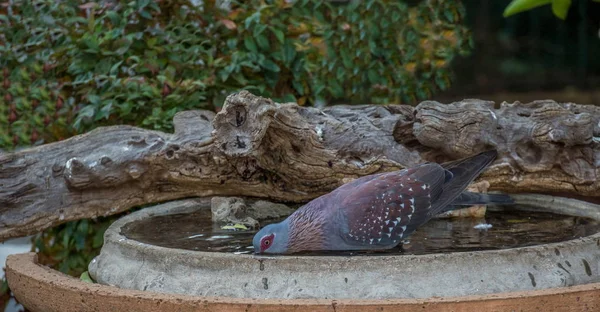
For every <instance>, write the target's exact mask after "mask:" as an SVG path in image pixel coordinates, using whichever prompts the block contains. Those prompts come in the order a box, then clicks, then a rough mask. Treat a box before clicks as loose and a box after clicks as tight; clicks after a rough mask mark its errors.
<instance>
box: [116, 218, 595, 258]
mask: <svg viewBox="0 0 600 312" xmlns="http://www.w3.org/2000/svg"><path fill="white" fill-rule="evenodd" d="M277 221H279V220H272V221H265V222H263V223H264V224H268V223H271V222H277ZM482 223H484V224H490V225H491V226H492V227H491V228H490V229H487V230H481V229H476V228H474V227H475V226H477V225H478V224H482ZM597 232H600V222H598V221H595V220H592V219H587V218H580V217H571V216H565V215H557V214H551V213H541V212H535V213H533V212H524V211H516V210H512V211H489V210H488V212H487V214H486V217H485V219H471V218H455V219H434V220H431V221H429V222H428V223H427V224H425V225H424V226H422V227H421V228H420V229H417V231H416V232H414V233H413V234H412V235H411V236H410V237H409V238H408V240H406V241H405V242H404V244H402V245H401V246H400V245H399V246H398V247H396V248H393V249H390V250H386V251H378V252H376V253H373V252H335V253H333V252H327V253H315V252H311V253H306V254H309V255H319V254H327V255H358V254H365V255H366V254H377V255H380V254H382V255H389V254H414V255H422V254H432V253H441V252H461V251H477V250H497V249H507V248H515V247H525V246H532V245H539V244H547V243H554V242H560V241H566V240H570V239H573V238H579V237H584V236H589V235H592V234H595V233H597ZM254 233H256V230H248V231H239V230H238V231H232V230H222V229H221V228H220V226H217V225H213V223H212V221H211V219H210V211H209V210H202V211H197V212H194V213H186V214H173V215H167V216H154V217H150V218H148V219H145V220H140V221H137V222H132V223H129V224H127V225H126V226H125V227H123V229H122V234H123V235H125V236H126V237H127V238H130V239H134V240H137V241H140V242H143V243H147V244H152V245H157V246H162V247H168V248H179V249H187V250H198V251H209V252H230V253H240V254H242V253H253V252H254V249H253V248H252V238H253V237H254Z"/></svg>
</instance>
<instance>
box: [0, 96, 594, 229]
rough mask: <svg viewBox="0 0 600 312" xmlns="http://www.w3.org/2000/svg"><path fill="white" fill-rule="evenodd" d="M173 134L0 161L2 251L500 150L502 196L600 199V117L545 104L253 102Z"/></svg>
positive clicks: (103, 134) (178, 123)
mask: <svg viewBox="0 0 600 312" xmlns="http://www.w3.org/2000/svg"><path fill="white" fill-rule="evenodd" d="M173 122H174V126H175V133H173V134H168V133H162V132H156V131H150V130H144V129H140V128H134V127H129V126H113V127H104V128H98V129H96V130H94V131H91V132H89V133H86V134H83V135H79V136H76V137H73V138H70V139H68V140H65V141H61V142H57V143H52V144H46V145H42V146H39V147H34V148H30V149H26V150H21V151H18V152H15V153H10V154H3V155H0V187H1V188H0V240H5V239H8V238H11V237H18V236H24V235H28V234H32V233H36V232H39V231H41V230H43V229H46V228H49V227H52V226H55V225H58V224H60V223H63V222H66V221H69V220H76V219H82V218H91V217H97V216H106V215H111V214H116V213H119V212H122V211H124V210H126V209H129V208H131V207H134V206H138V205H142V204H149V203H156V202H161V201H166V200H173V199H177V198H184V197H191V196H212V195H225V196H227V195H236V196H252V197H261V198H268V199H271V200H275V201H285V202H304V201H308V200H310V199H313V198H315V197H317V196H319V195H322V194H324V193H326V192H329V191H331V190H333V189H334V188H336V187H338V186H339V185H341V184H342V183H344V182H347V181H349V180H350V179H353V178H356V177H359V176H363V175H368V174H372V173H377V172H382V171H390V170H396V169H399V168H403V167H405V166H412V165H415V164H417V163H421V162H424V161H437V162H442V161H447V160H451V159H457V158H462V157H466V156H469V155H471V154H473V153H477V152H480V151H483V150H486V149H491V148H496V149H498V151H499V153H500V157H499V159H498V160H497V161H496V162H495V163H494V165H492V166H491V167H490V168H489V169H488V170H487V171H486V172H485V173H484V174H483V175H482V176H481V178H480V179H485V180H487V181H489V182H490V185H491V190H500V191H506V192H545V193H551V192H562V193H566V194H573V195H578V196H599V195H600V192H599V189H600V182H599V181H598V179H597V175H598V173H599V167H600V124H599V122H600V108H598V107H595V106H586V105H577V104H559V103H556V102H553V101H536V102H532V103H529V104H521V103H519V102H515V103H513V104H509V103H502V104H501V105H500V106H499V108H495V105H494V103H493V102H487V101H481V100H464V101H460V102H456V103H451V104H441V103H437V102H432V101H425V102H422V103H421V104H419V105H418V106H417V107H412V106H407V105H383V106H380V105H362V106H335V107H330V108H326V109H324V110H319V109H316V108H310V107H300V106H298V105H296V104H293V103H285V104H279V103H274V102H273V101H271V100H269V99H265V98H261V97H257V96H254V95H252V94H250V93H248V92H245V91H243V92H240V93H237V94H233V95H231V96H229V97H228V98H227V100H226V103H225V106H224V108H223V110H222V111H221V112H219V113H218V114H216V115H215V114H214V113H212V112H208V111H185V112H181V113H179V114H177V115H176V116H175V118H174V120H173Z"/></svg>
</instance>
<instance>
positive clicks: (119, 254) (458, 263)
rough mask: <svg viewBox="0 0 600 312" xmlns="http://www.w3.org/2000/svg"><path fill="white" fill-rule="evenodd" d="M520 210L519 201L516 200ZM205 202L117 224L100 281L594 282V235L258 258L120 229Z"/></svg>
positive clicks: (598, 237)
mask: <svg viewBox="0 0 600 312" xmlns="http://www.w3.org/2000/svg"><path fill="white" fill-rule="evenodd" d="M515 198H516V199H517V201H518V202H520V203H524V204H526V206H527V209H534V210H543V211H548V212H555V213H562V214H569V215H577V216H586V217H590V218H594V219H597V220H598V219H600V207H598V206H597V205H593V204H589V203H585V202H582V201H578V200H573V199H564V198H557V197H551V196H540V195H517V196H515ZM523 207H525V206H523ZM199 209H207V210H209V209H210V203H209V200H207V199H192V200H183V201H176V202H170V203H167V204H163V205H158V206H155V207H151V208H146V209H143V210H140V211H137V212H135V213H132V214H130V215H128V216H125V217H123V218H122V219H120V220H118V221H116V222H115V223H114V224H113V225H112V226H111V227H110V228H109V229H108V230H107V231H106V234H105V242H104V246H103V248H102V252H101V254H100V255H99V256H98V257H97V258H96V259H95V260H94V261H93V262H92V263H90V265H89V271H90V274H91V276H92V277H93V278H94V279H95V280H96V281H98V282H99V283H101V284H105V285H113V286H117V287H119V288H124V289H132V290H140V291H152V292H159V293H169V294H180V295H192V296H203V297H227V298H238V299H243V298H246V299H318V300H321V299H327V300H329V299H336V300H341V299H361V300H364V299H368V300H391V299H425V298H432V297H445V298H452V297H463V296H474V295H489V294H498V293H507V292H519V291H536V290H542V289H552V288H559V287H565V286H573V285H586V284H591V283H596V282H599V281H600V274H599V273H600V268H599V264H600V234H593V235H591V236H587V237H583V238H578V239H574V240H569V241H564V242H558V243H552V244H545V245H538V246H531V247H522V248H513V249H505V250H493V251H477V252H453V253H443V254H429V255H401V256H385V255H381V256H360V257H349V256H293V255H292V256H255V255H236V254H231V253H218V252H202V251H188V250H181V249H172V248H164V247H159V246H153V245H148V244H145V243H141V242H139V241H135V240H131V239H128V238H126V237H125V236H123V235H122V234H121V228H122V227H123V226H125V225H126V224H128V223H130V222H135V221H137V220H141V219H145V218H149V217H152V216H156V215H164V214H174V213H188V212H193V211H197V210H199Z"/></svg>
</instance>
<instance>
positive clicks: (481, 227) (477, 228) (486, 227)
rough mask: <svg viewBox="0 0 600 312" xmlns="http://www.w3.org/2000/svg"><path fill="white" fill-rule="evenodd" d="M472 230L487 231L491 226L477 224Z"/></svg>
mask: <svg viewBox="0 0 600 312" xmlns="http://www.w3.org/2000/svg"><path fill="white" fill-rule="evenodd" d="M473 228H474V229H476V230H484V231H487V230H489V229H491V228H492V225H491V224H487V223H479V224H477V225H476V226H474V227H473Z"/></svg>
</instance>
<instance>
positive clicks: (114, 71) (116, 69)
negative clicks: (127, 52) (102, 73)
mask: <svg viewBox="0 0 600 312" xmlns="http://www.w3.org/2000/svg"><path fill="white" fill-rule="evenodd" d="M122 63H123V61H119V62H117V63H116V64H115V65H113V66H112V67H111V68H110V71H109V72H108V73H109V75H116V74H118V73H119V66H121V64H122Z"/></svg>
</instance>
